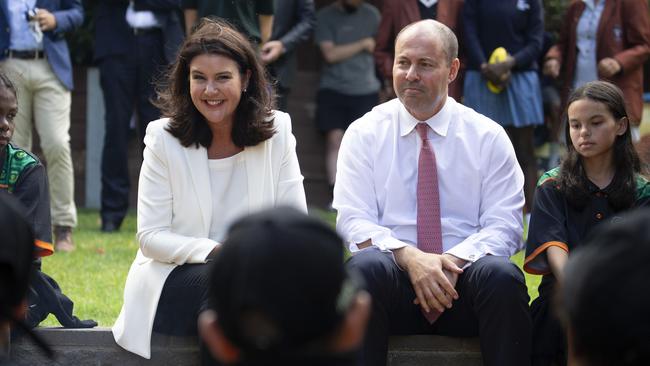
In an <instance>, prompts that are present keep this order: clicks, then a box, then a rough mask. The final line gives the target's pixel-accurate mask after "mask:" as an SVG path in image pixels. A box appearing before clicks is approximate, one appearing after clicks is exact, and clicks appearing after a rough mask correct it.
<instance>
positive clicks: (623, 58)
mask: <svg viewBox="0 0 650 366" xmlns="http://www.w3.org/2000/svg"><path fill="white" fill-rule="evenodd" d="M584 9H585V3H584V2H583V1H581V0H574V1H572V2H571V4H569V8H568V9H567V12H566V15H565V19H564V22H563V27H562V29H561V30H560V39H559V41H558V43H557V44H556V45H554V46H553V47H551V49H550V50H549V51H548V52H547V53H546V59H549V58H556V59H558V60H559V61H560V64H561V65H562V67H561V69H560V70H561V73H562V75H563V87H562V90H561V93H562V100H563V104H564V103H566V100H567V98H568V95H569V91H570V90H571V89H572V88H573V78H574V73H575V62H576V58H577V50H576V41H577V37H576V28H577V26H578V21H579V20H580V16H581V15H582V12H583V11H584ZM648 11H649V10H648V3H647V2H646V1H642V0H605V8H604V9H603V13H602V15H601V16H600V22H599V24H598V31H597V34H596V38H597V39H596V59H597V61H600V60H601V59H603V58H606V57H612V58H614V59H615V60H616V61H618V63H619V64H621V67H622V70H621V72H619V73H618V74H617V75H615V76H614V77H612V78H611V79H607V78H604V77H602V76H600V75H599V77H600V79H601V80H608V81H611V82H612V83H614V84H616V86H618V87H619V88H621V90H622V91H623V94H624V95H625V101H626V102H627V109H628V114H629V116H630V122H631V124H632V125H633V126H638V125H639V123H641V114H642V113H643V63H644V62H645V61H646V60H647V59H648V57H649V56H650V15H649V14H648Z"/></svg>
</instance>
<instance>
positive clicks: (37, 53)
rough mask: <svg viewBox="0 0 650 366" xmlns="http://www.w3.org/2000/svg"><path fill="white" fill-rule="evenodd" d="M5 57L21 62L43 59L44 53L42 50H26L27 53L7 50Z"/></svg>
mask: <svg viewBox="0 0 650 366" xmlns="http://www.w3.org/2000/svg"><path fill="white" fill-rule="evenodd" d="M6 55H7V57H9V58H19V59H23V60H38V59H41V58H45V52H43V51H42V50H28V51H18V50H7V52H6Z"/></svg>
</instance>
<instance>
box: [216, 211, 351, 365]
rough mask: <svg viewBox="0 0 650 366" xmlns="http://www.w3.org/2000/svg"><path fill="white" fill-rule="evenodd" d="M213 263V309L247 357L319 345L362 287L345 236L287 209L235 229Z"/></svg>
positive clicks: (250, 218) (244, 221)
mask: <svg viewBox="0 0 650 366" xmlns="http://www.w3.org/2000/svg"><path fill="white" fill-rule="evenodd" d="M212 266H213V268H212V272H211V277H210V285H209V290H210V304H211V305H210V306H211V307H212V308H213V309H214V310H216V312H217V322H218V323H219V325H220V327H221V329H222V330H223V332H224V335H225V336H226V338H228V339H229V340H230V341H231V342H232V343H233V344H234V345H236V346H237V347H238V348H240V349H241V350H242V352H243V353H244V354H246V355H248V357H251V355H256V354H257V355H262V356H263V355H265V354H267V355H268V354H274V355H283V354H291V353H296V352H300V350H303V351H304V350H307V349H314V348H320V347H319V345H320V343H319V342H320V341H323V340H325V339H327V338H328V336H330V335H333V334H334V332H335V331H336V330H337V329H338V326H339V325H340V324H341V322H342V320H343V316H344V315H345V313H346V312H347V310H348V308H349V306H350V305H351V303H352V301H353V299H354V297H355V295H356V293H357V290H358V288H359V287H358V284H359V283H358V282H357V281H358V279H357V278H356V277H353V276H349V275H348V273H347V272H346V270H345V268H344V248H343V241H342V239H341V238H340V237H339V236H338V234H337V233H336V232H335V231H334V230H333V229H332V228H331V227H329V226H328V225H326V224H324V223H323V222H321V221H320V220H317V219H315V218H311V217H309V216H307V215H305V214H303V213H301V212H299V211H297V210H295V209H292V208H288V207H281V208H275V209H270V210H266V211H263V212H260V213H257V214H254V215H251V216H248V217H245V218H243V219H240V220H239V221H237V222H236V223H235V224H233V226H231V228H230V229H229V231H228V235H227V239H226V241H225V242H224V243H223V245H222V247H221V248H220V249H219V251H218V253H217V255H216V256H215V258H214V261H213V264H212ZM253 357H254V356H253Z"/></svg>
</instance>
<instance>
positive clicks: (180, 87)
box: [155, 18, 275, 148]
mask: <svg viewBox="0 0 650 366" xmlns="http://www.w3.org/2000/svg"><path fill="white" fill-rule="evenodd" d="M204 54H214V55H221V56H224V57H228V58H229V59H231V60H233V61H234V62H235V63H236V64H237V66H238V68H239V73H240V75H241V76H242V78H243V77H244V74H245V73H246V71H247V70H248V71H250V78H249V81H248V86H247V88H246V89H245V91H243V92H242V95H241V100H240V101H239V105H238V106H237V109H236V110H235V118H234V123H233V128H232V140H233V142H234V143H235V145H237V146H239V147H244V146H254V145H257V144H258V143H260V142H262V141H265V140H267V139H269V138H271V136H273V134H274V133H275V130H274V126H273V119H272V118H271V117H272V114H273V107H274V104H275V96H274V93H273V88H272V86H271V84H270V83H269V82H268V78H267V74H266V70H265V69H264V67H263V66H262V64H261V62H260V60H259V58H258V57H257V53H256V51H255V49H254V48H253V46H252V44H251V43H250V42H249V41H248V39H247V38H246V37H245V36H244V35H242V34H241V33H239V32H238V31H237V30H235V28H234V27H233V26H231V25H230V24H228V23H226V22H225V21H222V20H216V19H209V18H203V19H201V21H200V22H199V24H198V25H197V26H196V27H195V29H194V31H193V32H192V34H190V35H189V36H188V37H187V39H186V40H185V42H183V44H182V45H181V48H180V50H179V53H178V56H177V57H176V62H175V63H174V64H173V65H172V66H171V68H170V70H169V72H168V73H167V75H166V77H165V78H164V79H163V81H162V82H161V83H159V85H158V100H156V101H155V104H156V106H158V108H160V109H161V111H162V113H163V115H164V116H165V117H169V118H170V122H169V126H167V131H169V132H170V133H171V134H172V135H173V136H174V137H176V138H178V139H179V140H180V142H181V144H182V145H183V146H185V147H189V146H190V145H192V144H194V145H195V146H196V147H199V145H201V146H204V147H206V148H207V147H209V146H210V144H211V143H212V131H211V130H210V128H209V127H208V124H207V123H206V121H205V119H204V118H203V116H202V115H201V114H200V113H199V111H198V110H197V109H196V107H195V106H194V103H192V99H191V97H190V78H189V75H190V70H189V65H190V63H191V62H192V59H194V57H196V56H199V55H204Z"/></svg>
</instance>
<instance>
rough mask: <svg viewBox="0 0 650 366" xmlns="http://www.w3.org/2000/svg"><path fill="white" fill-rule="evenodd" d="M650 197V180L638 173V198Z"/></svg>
mask: <svg viewBox="0 0 650 366" xmlns="http://www.w3.org/2000/svg"><path fill="white" fill-rule="evenodd" d="M648 198H650V181H648V178H646V177H645V176H643V175H641V174H637V175H636V199H637V200H640V199H648Z"/></svg>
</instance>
